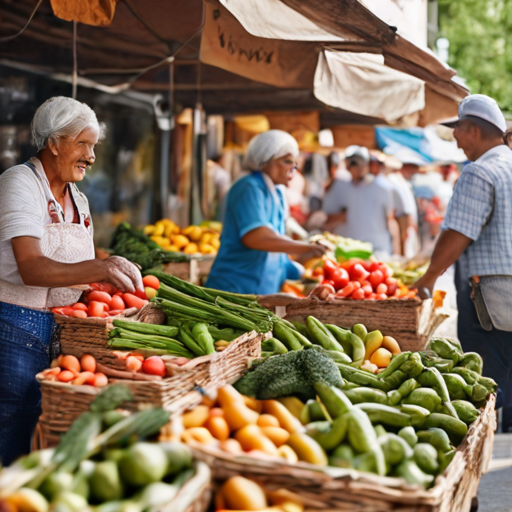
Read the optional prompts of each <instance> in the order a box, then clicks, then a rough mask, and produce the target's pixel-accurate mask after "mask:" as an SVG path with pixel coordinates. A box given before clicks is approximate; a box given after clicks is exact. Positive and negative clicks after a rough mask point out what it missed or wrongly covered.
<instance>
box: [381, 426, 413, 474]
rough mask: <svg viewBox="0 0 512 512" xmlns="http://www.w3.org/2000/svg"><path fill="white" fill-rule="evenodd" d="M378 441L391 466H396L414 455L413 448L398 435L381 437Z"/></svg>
mask: <svg viewBox="0 0 512 512" xmlns="http://www.w3.org/2000/svg"><path fill="white" fill-rule="evenodd" d="M378 440H379V444H380V445H381V447H382V451H383V452H384V458H385V459H386V462H387V463H388V464H389V465H390V466H396V465H397V464H400V463H401V462H402V461H403V460H404V459H410V458H411V457H412V455H413V451H412V448H411V447H410V446H409V445H408V444H407V442H406V441H405V440H404V439H402V438H401V437H400V436H397V435H396V434H391V433H389V434H388V433H386V434H385V435H383V436H380V437H379V439H378Z"/></svg>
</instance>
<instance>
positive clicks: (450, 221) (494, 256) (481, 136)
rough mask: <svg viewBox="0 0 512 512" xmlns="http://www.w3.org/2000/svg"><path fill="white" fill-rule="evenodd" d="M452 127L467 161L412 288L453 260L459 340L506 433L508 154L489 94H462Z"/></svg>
mask: <svg viewBox="0 0 512 512" xmlns="http://www.w3.org/2000/svg"><path fill="white" fill-rule="evenodd" d="M451 126H453V127H454V137H455V139H456V140H457V143H458V145H459V147H460V148H462V149H463V150H464V152H465V153H466V156H467V157H468V159H469V160H470V161H471V162H472V163H470V164H469V165H467V166H466V167H465V168H464V169H463V171H462V174H461V176H460V178H459V180H458V181H457V184H456V185H455V189H454V191H453V196H452V198H451V200H450V203H449V205H448V210H447V212H446V216H445V219H444V223H443V231H442V233H441V235H440V237H439V240H438V241H437V244H436V247H435V249H434V253H433V255H432V261H431V263H430V266H429V269H428V270H427V273H426V274H425V275H424V277H422V278H421V279H420V280H419V281H418V282H417V283H416V286H417V287H418V290H419V292H420V294H421V295H422V296H425V295H426V294H427V293H428V292H432V289H433V287H434V284H435V282H436V280H437V278H438V277H439V275H440V274H441V273H442V272H443V271H444V270H445V269H447V268H448V267H449V266H450V265H452V264H453V263H455V261H457V260H458V264H457V272H456V285H457V292H458V294H457V305H458V310H459V317H458V334H459V338H460V340H461V343H462V346H463V348H464V351H466V352H467V351H473V352H478V353H479V354H481V355H482V357H483V359H484V373H485V374H486V375H488V376H489V377H492V378H493V379H495V380H496V381H497V382H498V385H499V388H500V392H499V393H498V404H497V406H498V407H499V406H505V408H504V414H503V427H504V430H505V431H506V429H508V427H509V426H511V425H512V414H511V412H512V394H511V386H512V379H511V377H512V376H511V370H512V315H511V314H510V311H512V216H511V213H510V205H511V204H512V151H511V150H510V148H508V147H507V146H506V145H505V144H504V137H503V134H504V132H505V130H506V124H505V118H504V117H503V114H502V112H501V110H500V109H499V107H498V104H497V103H496V102H495V101H494V100H493V99H492V98H489V97H488V96H484V95H481V94H475V95H472V96H468V97H467V98H465V99H464V100H463V101H462V102H461V104H460V105H459V117H458V120H457V121H456V122H454V123H452V124H451ZM470 283H471V285H470ZM471 298H473V301H472V300H471Z"/></svg>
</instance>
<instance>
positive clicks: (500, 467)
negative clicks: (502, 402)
mask: <svg viewBox="0 0 512 512" xmlns="http://www.w3.org/2000/svg"><path fill="white" fill-rule="evenodd" d="M492 457H493V458H492V461H491V466H490V470H489V472H488V473H487V474H486V475H484V476H483V478H482V481H481V482H480V487H479V489H478V499H479V507H478V512H510V511H511V510H512V434H497V435H496V436H495V440H494V449H493V453H492Z"/></svg>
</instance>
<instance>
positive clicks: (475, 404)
mask: <svg viewBox="0 0 512 512" xmlns="http://www.w3.org/2000/svg"><path fill="white" fill-rule="evenodd" d="M307 353H311V354H315V356H314V358H313V359H315V360H316V359H317V358H318V356H317V355H316V354H319V355H321V356H322V357H325V356H326V355H329V356H331V353H330V352H327V351H326V352H323V351H321V352H317V351H316V350H314V349H313V348H306V349H305V350H303V351H302V352H291V353H288V354H283V355H276V356H272V357H268V358H266V359H264V360H262V361H261V362H259V363H257V364H256V365H255V367H254V368H253V369H252V370H251V371H250V372H249V373H247V374H246V375H244V376H243V377H242V378H241V379H239V380H238V381H237V382H236V383H235V388H236V389H237V390H238V391H239V392H241V393H243V394H246V395H248V396H249V397H251V398H254V399H257V400H264V401H263V402H261V406H256V405H254V406H253V407H252V409H255V410H256V411H257V410H258V407H263V412H267V411H266V410H265V407H268V406H267V405H266V404H268V403H273V402H274V400H272V399H277V400H278V401H279V402H282V403H283V404H284V405H285V406H287V407H288V408H289V411H291V412H292V413H293V415H294V416H295V418H296V419H299V420H300V422H301V423H302V425H304V426H305V429H306V433H307V435H308V436H309V438H310V439H308V440H307V443H308V449H307V450H306V449H305V448H304V446H303V445H301V444H295V443H294V442H293V439H295V438H293V437H292V435H293V436H294V435H295V434H296V433H297V432H299V433H300V432H301V431H300V429H299V424H298V423H296V422H295V426H296V430H293V431H289V430H288V433H289V434H291V436H290V438H291V439H292V443H291V444H290V442H289V440H286V441H283V444H288V445H289V446H290V447H291V448H292V449H293V450H294V451H295V454H296V456H297V457H298V459H299V460H303V461H306V462H311V463H313V464H319V465H327V464H328V465H331V466H338V467H349V468H355V469H359V470H361V471H370V472H374V473H377V474H379V475H394V476H400V477H402V478H404V479H405V480H406V481H407V482H408V483H410V484H417V485H422V486H424V487H429V486H430V485H431V484H432V482H433V480H434V477H435V475H437V474H440V473H442V472H443V471H444V469H446V467H447V465H448V464H449V462H450V461H451V459H452V458H453V456H454V454H455V451H454V450H455V447H456V446H458V445H459V444H460V443H461V442H462V440H463V438H464V436H465V435H466V433H467V430H468V426H469V425H470V424H471V423H472V422H473V421H475V420H476V419H477V418H478V415H479V414H480V411H479V410H478V408H480V407H483V406H484V405H485V401H486V399H487V397H488V395H489V394H490V393H495V392H496V383H495V382H494V381H493V380H492V379H489V378H486V377H483V376H482V359H481V357H480V356H479V355H478V354H476V353H472V352H469V353H463V351H462V349H461V347H460V344H459V343H458V342H456V341H453V340H447V339H443V338H434V339H432V340H431V341H430V344H429V347H428V350H425V351H422V352H415V353H411V352H402V353H397V354H395V355H393V357H392V358H391V361H390V363H389V365H388V367H387V368H386V369H385V370H383V371H381V372H379V373H378V374H373V373H371V372H369V371H367V370H364V369H362V368H357V367H356V366H357V365H354V363H352V364H351V363H349V362H339V361H336V360H335V359H333V360H332V361H331V363H330V364H329V363H326V362H325V361H323V362H320V361H317V362H315V364H314V365H311V364H310V365H309V366H308V365H306V366H305V365H304V364H301V363H300V361H297V360H296V357H297V354H303V355H302V357H306V354H307ZM333 364H334V366H336V368H337V369H338V371H339V373H340V375H338V376H337V377H336V376H335V375H334V374H333V373H332V370H331V368H332V365H333ZM320 370H321V371H320ZM340 376H341V378H342V381H343V382H342V384H341V385H340V384H339V383H337V382H336V380H337V379H339V377H340ZM312 388H313V389H312ZM315 395H316V399H315ZM221 397H222V395H221ZM283 397H284V398H283ZM300 399H302V400H300ZM242 400H245V401H244V404H245V405H246V408H247V407H248V404H251V403H252V402H250V401H249V400H250V399H249V398H245V399H242ZM219 402H220V405H221V408H222V409H223V410H224V416H226V410H225V409H224V406H223V404H222V402H221V399H220V398H219ZM236 410H237V413H238V412H240V411H244V412H243V414H242V413H241V412H240V414H241V416H242V418H243V419H244V422H245V423H243V422H242V420H240V422H239V423H234V424H233V420H232V418H231V416H230V414H231V413H230V410H229V409H228V413H229V414H228V416H227V417H226V421H227V423H228V425H229V422H230V421H231V422H232V425H230V431H231V432H232V431H233V430H238V429H240V428H242V427H246V425H250V429H251V432H252V437H253V438H254V437H258V436H260V437H261V436H264V437H265V436H266V437H267V438H268V439H267V440H261V439H260V440H259V448H257V447H256V445H254V444H249V445H247V447H245V448H244V446H243V445H242V448H243V449H244V450H246V451H247V450H248V449H251V450H254V449H257V450H260V451H263V452H264V453H266V454H267V455H273V456H275V452H274V449H273V448H272V446H270V445H269V444H268V440H270V441H271V442H273V443H274V447H275V448H279V447H277V445H275V442H274V441H275V439H272V436H271V435H266V434H265V431H264V430H263V429H261V428H260V430H258V431H257V427H258V426H261V425H259V423H258V421H259V420H258V417H256V416H255V415H254V414H253V413H251V412H249V413H247V412H246V411H245V410H244V409H243V408H242V406H241V405H239V406H238V407H237V408H236ZM267 410H268V409H267ZM193 412H194V411H192V413H193ZM219 415H220V414H219ZM229 418H231V419H229ZM237 418H238V417H237ZM216 421H219V420H216ZM242 423H243V424H242ZM254 425H256V427H255V426H254ZM284 425H289V423H283V424H281V423H280V424H279V426H280V427H284V429H285V430H286V429H287V428H286V427H285V426H284ZM235 426H236V427H237V429H234V427H235ZM205 428H206V429H207V425H205ZM210 434H212V436H213V437H214V438H216V439H217V440H220V441H222V440H221V439H219V438H218V437H216V436H215V434H214V433H212V432H210ZM187 436H192V437H193V439H194V440H195V441H199V442H205V438H202V437H201V436H197V435H195V431H194V432H192V433H191V434H186V435H185V437H184V439H185V440H186V441H187ZM238 437H240V434H238ZM234 438H235V440H237V433H236V432H235V434H234ZM283 438H284V435H283ZM210 442H211V443H213V441H212V440H211V439H210ZM230 443H231V441H230ZM231 444H233V443H231ZM219 447H220V448H223V447H225V444H223V445H222V446H221V445H220V444H219ZM281 451H282V450H281ZM279 454H280V452H278V455H279Z"/></svg>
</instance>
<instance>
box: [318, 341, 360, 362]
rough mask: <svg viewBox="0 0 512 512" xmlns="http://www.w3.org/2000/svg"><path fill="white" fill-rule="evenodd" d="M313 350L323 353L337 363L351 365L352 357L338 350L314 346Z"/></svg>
mask: <svg viewBox="0 0 512 512" xmlns="http://www.w3.org/2000/svg"><path fill="white" fill-rule="evenodd" d="M312 348H313V349H314V350H318V351H319V352H322V353H323V354H325V355H326V356H329V357H330V358H331V359H332V360H333V361H336V362H337V363H344V364H350V363H351V362H352V359H350V357H349V356H348V355H347V354H345V353H343V352H338V351H337V350H326V349H325V348H323V347H322V346H320V345H313V346H312Z"/></svg>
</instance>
